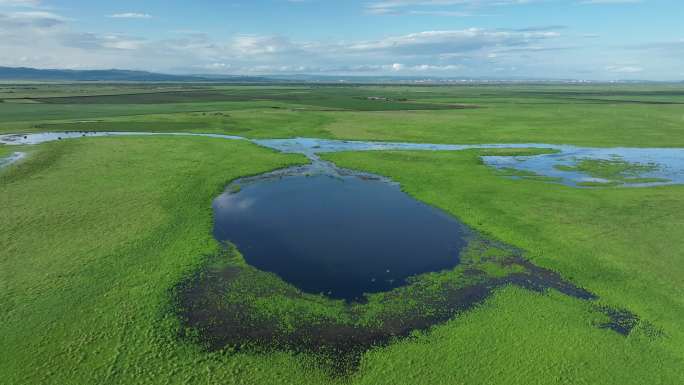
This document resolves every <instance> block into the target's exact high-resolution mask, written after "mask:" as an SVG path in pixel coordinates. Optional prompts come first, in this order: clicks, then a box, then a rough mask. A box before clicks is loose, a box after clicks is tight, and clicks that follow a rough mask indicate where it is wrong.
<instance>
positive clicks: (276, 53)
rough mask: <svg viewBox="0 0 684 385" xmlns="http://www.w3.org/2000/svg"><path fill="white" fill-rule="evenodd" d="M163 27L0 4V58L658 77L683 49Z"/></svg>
mask: <svg viewBox="0 0 684 385" xmlns="http://www.w3.org/2000/svg"><path fill="white" fill-rule="evenodd" d="M0 1H2V0H0ZM169 36H170V37H167V38H161V39H160V38H156V39H155V38H147V37H145V36H135V35H132V34H126V33H90V32H84V31H81V30H79V29H77V25H76V23H75V22H74V21H73V20H71V19H68V18H65V17H63V16H62V15H60V14H58V13H55V12H49V11H46V10H43V9H27V10H22V12H7V11H6V12H3V11H0V52H2V55H0V65H4V66H30V67H38V68H50V67H52V68H125V69H144V70H151V71H161V72H204V71H211V72H213V73H231V74H254V75H261V74H269V73H321V74H359V75H362V74H373V75H382V74H393V75H416V76H426V77H428V76H459V77H475V76H488V75H489V76H499V77H505V76H529V77H563V78H566V77H573V76H574V75H577V76H581V77H589V78H591V77H592V76H595V77H603V78H611V77H615V76H617V74H622V75H621V76H628V75H629V74H638V76H639V77H640V78H641V77H643V78H663V77H666V76H675V74H678V73H680V72H681V68H682V64H683V63H682V57H683V56H682V55H681V53H682V52H684V41H680V40H677V39H673V40H671V41H666V42H652V43H651V44H642V45H641V46H634V47H614V48H612V49H610V48H605V47H599V46H596V47H591V46H589V45H588V44H585V43H582V44H579V43H578V41H577V40H575V41H571V40H568V39H571V38H572V39H578V38H580V37H578V36H580V35H578V34H577V33H576V32H566V29H565V28H564V27H562V26H553V25H550V26H541V27H540V26H537V27H534V26H533V27H528V28H519V29H508V30H503V29H483V28H465V29H453V30H434V31H418V32H415V33H407V34H398V35H390V36H386V37H383V38H376V39H363V40H332V39H331V40H295V39H291V38H288V37H287V36H278V35H235V36H232V37H229V38H228V39H216V38H214V37H212V36H210V35H208V34H204V33H201V32H196V31H175V32H173V33H171V34H170V35H169ZM677 38H679V36H678V37H677ZM27 42H30V44H27ZM649 75H650V76H649ZM634 76H636V75H634Z"/></svg>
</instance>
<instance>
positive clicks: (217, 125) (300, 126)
mask: <svg viewBox="0 0 684 385" xmlns="http://www.w3.org/2000/svg"><path fill="white" fill-rule="evenodd" d="M375 98H380V99H379V100H376V99H375ZM0 100H4V102H2V103H0V123H1V125H0V132H3V133H23V132H43V131H64V130H72V131H74V130H86V131H156V132H170V131H180V132H205V133H209V132H211V133H223V134H233V135H242V136H245V137H249V138H285V137H297V136H299V137H317V138H332V139H358V140H382V141H409V142H423V143H475V144H477V143H554V144H575V145H581V146H600V147H610V146H629V147H682V146H684V131H683V130H682V129H681V127H682V123H683V122H684V87H683V86H682V85H676V84H673V85H664V84H663V85H651V86H633V85H607V84H605V85H584V86H580V85H577V86H569V85H560V84H555V85H554V84H549V85H473V86H463V85H461V86H444V87H434V86H391V87H390V86H386V87H382V86H370V85H366V86H359V85H357V86H353V85H345V86H340V85H338V86H334V85H317V86H311V85H292V86H291V87H288V88H282V87H281V88H274V87H272V86H256V87H255V86H249V87H244V86H230V87H229V86H221V85H214V86H211V85H203V86H199V85H198V86H196V87H191V88H185V89H184V88H182V87H180V86H179V85H173V84H168V85H164V86H160V88H159V89H158V90H149V89H145V88H144V87H142V86H141V85H135V84H129V85H126V84H120V85H100V86H98V85H89V86H78V85H36V86H35V87H31V88H30V89H23V88H21V87H19V88H17V87H16V86H11V85H7V86H0ZM18 100H29V101H31V102H32V103H29V104H21V103H16V101H18ZM463 106H467V107H468V108H460V107H463Z"/></svg>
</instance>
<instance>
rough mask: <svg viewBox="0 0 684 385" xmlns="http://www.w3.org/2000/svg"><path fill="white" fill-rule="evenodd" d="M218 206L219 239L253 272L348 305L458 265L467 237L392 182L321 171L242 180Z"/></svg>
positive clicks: (304, 169)
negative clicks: (234, 248) (231, 246)
mask: <svg viewBox="0 0 684 385" xmlns="http://www.w3.org/2000/svg"><path fill="white" fill-rule="evenodd" d="M235 186H240V187H239V191H237V190H238V188H237V187H235ZM213 208H214V214H215V227H214V236H215V237H216V238H217V239H218V240H221V241H230V242H232V243H233V244H235V245H236V246H237V248H238V249H239V250H240V252H241V253H242V254H243V256H244V257H245V259H246V261H247V262H248V263H249V264H250V265H252V266H254V267H256V268H258V269H260V270H263V271H268V272H272V273H275V274H277V275H278V276H279V277H280V278H282V279H283V280H284V281H286V282H288V283H290V284H292V285H294V286H296V287H297V288H299V289H301V290H302V291H304V292H308V293H313V294H319V293H320V294H324V295H326V296H328V297H331V298H338V299H345V300H347V301H352V300H359V299H361V298H362V296H363V294H364V293H373V292H380V291H387V290H391V289H393V288H395V287H398V286H401V285H404V284H405V283H406V278H408V277H410V276H413V275H417V274H421V273H425V272H430V271H439V270H442V269H447V268H451V267H453V266H455V265H456V264H458V262H459V253H460V251H461V250H462V249H463V248H464V246H465V245H466V242H467V241H466V238H467V235H468V231H467V229H466V228H465V227H464V226H463V225H461V224H460V223H459V222H458V221H457V220H456V219H454V218H453V217H450V216H448V215H447V214H445V213H443V212H442V211H440V210H438V209H436V208H433V207H431V206H428V205H426V204H423V203H421V202H418V201H416V200H415V199H413V198H411V197H409V196H408V195H406V194H405V193H403V192H402V191H401V190H400V189H399V188H398V186H396V185H394V184H391V183H387V181H385V180H382V179H381V178H374V177H372V176H368V175H364V174H358V175H357V174H353V173H343V172H338V170H335V169H334V168H332V167H328V168H326V167H323V166H321V164H318V165H316V166H310V167H301V168H293V169H290V170H289V171H285V172H283V171H281V172H278V173H272V174H267V175H265V176H262V177H257V178H250V179H247V180H242V181H238V182H237V184H236V185H233V186H231V187H229V189H228V191H226V192H225V193H224V194H222V195H221V196H219V197H218V198H216V200H215V201H214V203H213Z"/></svg>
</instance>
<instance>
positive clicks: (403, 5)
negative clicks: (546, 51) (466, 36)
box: [365, 0, 544, 16]
mask: <svg viewBox="0 0 684 385" xmlns="http://www.w3.org/2000/svg"><path fill="white" fill-rule="evenodd" d="M538 1H544V0H376V1H372V2H370V3H368V4H366V6H365V11H366V13H369V14H374V15H396V14H401V13H409V14H421V13H424V12H425V13H427V14H432V15H441V16H463V15H469V14H470V13H469V12H463V11H454V10H453V9H444V8H445V7H447V8H453V7H459V8H461V9H463V8H465V9H476V8H482V7H488V6H506V5H520V4H529V3H534V2H538ZM407 9H408V10H407ZM419 9H423V11H421V10H419ZM424 9H429V10H427V11H426V10H424Z"/></svg>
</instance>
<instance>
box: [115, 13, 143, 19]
mask: <svg viewBox="0 0 684 385" xmlns="http://www.w3.org/2000/svg"><path fill="white" fill-rule="evenodd" d="M107 17H110V18H112V19H151V18H152V15H150V14H147V13H138V12H125V13H115V14H113V15H109V16H107Z"/></svg>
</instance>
